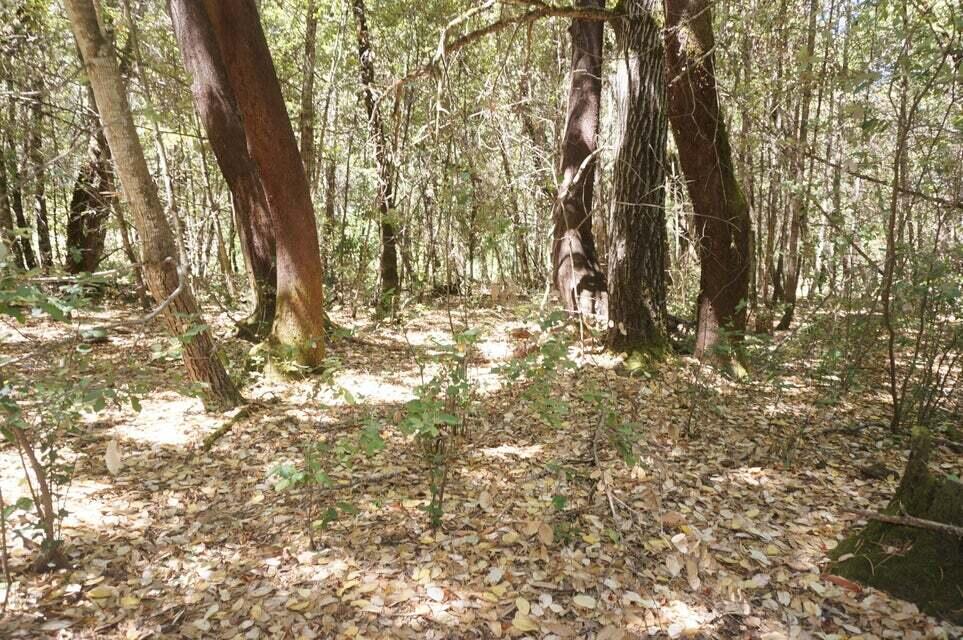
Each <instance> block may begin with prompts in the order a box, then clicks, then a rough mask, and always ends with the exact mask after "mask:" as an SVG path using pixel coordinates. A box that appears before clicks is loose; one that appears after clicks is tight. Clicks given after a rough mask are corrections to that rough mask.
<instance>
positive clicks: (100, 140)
mask: <svg viewBox="0 0 963 640" xmlns="http://www.w3.org/2000/svg"><path fill="white" fill-rule="evenodd" d="M87 92H88V98H87V106H88V109H90V111H91V113H93V114H96V113H97V103H96V102H95V100H94V94H93V91H91V90H90V88H89V87H88V89H87ZM89 124H90V127H91V128H92V130H91V133H90V144H89V145H88V146H87V159H86V160H85V161H84V163H83V164H82V165H81V166H80V171H79V172H78V173H77V179H76V181H75V182H74V193H73V196H72V197H71V199H70V211H69V212H68V215H67V251H66V257H65V260H64V262H65V265H64V266H65V267H66V269H67V273H81V272H87V273H92V272H93V271H95V270H96V269H97V265H99V264H100V261H101V259H102V258H103V255H104V239H105V237H106V235H107V218H108V217H110V209H111V206H112V201H113V199H114V174H113V171H112V169H111V166H110V148H109V147H108V146H107V139H106V138H105V137H104V133H103V130H102V128H101V124H100V119H99V117H98V116H97V115H94V116H92V117H91V118H90V122H89Z"/></svg>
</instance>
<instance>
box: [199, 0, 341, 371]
mask: <svg viewBox="0 0 963 640" xmlns="http://www.w3.org/2000/svg"><path fill="white" fill-rule="evenodd" d="M204 7H205V8H206V9H207V14H208V17H209V18H210V21H211V25H212V27H213V30H214V35H215V38H216V39H217V43H218V46H219V48H220V51H221V58H222V59H223V61H224V68H225V71H226V73H227V79H228V82H229V83H230V86H231V88H232V89H233V90H234V97H235V99H236V100H237V106H238V109H239V110H240V113H241V120H242V122H243V123H244V133H245V138H246V140H247V148H248V151H249V152H250V154H251V157H252V158H253V159H254V162H255V163H256V164H257V167H258V171H259V173H260V176H261V184H262V186H263V187H264V193H265V195H266V196H267V202H268V206H269V209H270V212H271V219H272V221H273V225H274V233H275V238H276V247H277V308H276V311H275V316H274V327H273V329H272V331H271V337H270V340H271V342H273V343H276V344H277V346H279V347H281V348H282V349H283V350H285V351H288V354H287V355H288V356H290V357H291V358H292V359H293V360H295V361H297V362H298V363H300V364H301V365H304V366H307V367H317V366H319V365H320V364H321V363H322V361H323V359H324V331H325V314H324V296H323V290H322V282H323V277H322V269H321V252H320V248H319V245H318V228H317V222H316V221H315V218H314V206H313V204H312V203H311V192H310V188H309V186H308V180H307V176H306V175H305V173H304V165H303V164H302V162H301V155H300V153H299V151H298V145H297V140H295V137H294V130H293V129H292V128H291V120H290V119H289V118H288V113H287V107H286V106H285V104H284V96H283V95H282V94H281V85H280V83H279V82H278V77H277V73H276V72H275V69H274V62H273V60H272V58H271V51H270V50H269V49H268V45H267V40H266V39H265V37H264V30H263V29H262V27H261V20H260V18H259V16H258V13H257V7H256V5H255V3H254V0H204Z"/></svg>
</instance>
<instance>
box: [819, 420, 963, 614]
mask: <svg viewBox="0 0 963 640" xmlns="http://www.w3.org/2000/svg"><path fill="white" fill-rule="evenodd" d="M929 446H930V445H929V439H928V436H927V435H926V434H925V433H921V434H920V435H917V436H916V437H915V438H914V441H913V453H912V454H911V456H910V461H909V464H908V465H907V468H906V473H905V474H904V476H903V480H902V482H901V483H900V487H899V490H898V491H897V493H896V496H895V497H894V499H893V501H892V502H891V503H890V504H889V506H888V507H887V508H886V510H885V511H884V513H886V514H889V515H897V516H898V515H901V514H903V513H904V512H905V513H906V514H909V515H912V516H916V517H918V518H923V519H926V520H933V521H936V522H943V523H946V524H952V525H957V526H960V525H963V485H961V484H960V482H959V481H958V480H954V479H952V478H949V477H946V478H939V477H934V476H933V475H931V474H930V473H929V471H928V469H927V459H928V457H929V455H928V454H929ZM833 558H834V559H835V560H836V563H835V565H834V566H833V568H832V572H833V573H836V574H838V575H841V576H843V577H846V578H849V579H852V580H856V581H858V582H861V583H863V584H867V585H870V586H873V587H876V588H877V589H881V590H883V591H886V592H888V593H891V594H893V595H895V596H897V597H899V598H903V599H904V600H908V601H910V602H913V603H915V604H916V605H917V606H919V607H920V609H921V610H923V611H925V612H926V613H929V614H931V615H935V616H939V617H941V618H945V619H947V620H949V621H951V622H953V623H954V624H963V540H961V539H960V538H958V537H956V536H953V535H951V534H947V533H943V532H940V531H932V530H929V529H919V528H914V527H906V526H900V525H894V524H887V523H883V522H878V521H875V520H874V521H870V523H869V524H868V525H866V527H864V528H863V529H862V530H861V531H859V532H857V533H855V534H853V535H851V536H850V537H849V538H847V539H846V540H844V541H843V542H842V543H841V544H840V545H839V546H838V547H837V548H836V549H835V551H834V552H833Z"/></svg>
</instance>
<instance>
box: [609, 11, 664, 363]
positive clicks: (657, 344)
mask: <svg viewBox="0 0 963 640" xmlns="http://www.w3.org/2000/svg"><path fill="white" fill-rule="evenodd" d="M655 7H656V2H655V0H630V1H629V2H627V3H626V6H625V11H626V17H625V19H624V20H622V21H620V22H619V23H617V27H616V43H617V47H618V53H617V63H618V92H619V102H618V109H619V123H620V127H621V137H620V142H619V149H618V153H617V154H616V158H615V168H614V170H613V171H614V175H613V178H612V199H613V202H614V204H613V205H612V214H611V222H610V226H609V241H608V255H609V263H608V272H609V273H608V276H609V277H608V280H609V294H608V297H609V304H608V307H609V331H608V338H607V341H608V344H609V346H610V347H611V348H613V349H617V350H619V351H632V350H642V351H659V350H661V349H662V348H663V347H664V346H665V343H666V336H667V332H666V306H665V305H666V293H665V291H666V282H665V266H666V262H665V260H666V245H667V235H666V228H665V165H666V154H665V146H666V137H667V135H668V133H667V129H668V125H667V124H666V116H665V73H664V71H663V63H662V40H661V35H660V33H661V30H660V26H659V22H658V20H657V19H656V16H655V15H654V11H655Z"/></svg>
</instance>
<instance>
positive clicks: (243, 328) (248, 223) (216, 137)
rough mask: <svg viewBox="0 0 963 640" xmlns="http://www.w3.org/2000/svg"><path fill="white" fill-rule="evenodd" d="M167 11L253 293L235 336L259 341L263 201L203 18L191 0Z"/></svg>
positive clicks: (268, 314)
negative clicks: (231, 213)
mask: <svg viewBox="0 0 963 640" xmlns="http://www.w3.org/2000/svg"><path fill="white" fill-rule="evenodd" d="M168 9H169V11H170V14H171V20H172V22H173V24H174V35H175V37H176V38H177V44H178V47H179V48H180V50H181V57H182V58H183V60H184V66H185V67H186V68H187V72H188V73H189V74H190V76H191V91H192V93H193V94H194V106H195V108H196V109H197V113H198V115H199V116H200V119H201V122H202V123H203V125H204V130H205V131H206V132H207V138H208V140H209V142H210V144H211V148H212V149H213V151H214V157H215V158H216V159H217V165H218V167H220V169H221V173H222V174H223V175H224V179H225V180H226V181H227V184H228V187H230V189H231V195H232V197H233V203H234V207H233V209H234V219H235V225H236V227H237V229H238V233H239V235H240V239H241V250H242V251H243V253H244V258H245V261H246V262H247V267H248V269H247V270H248V279H249V280H250V283H251V288H252V290H253V291H254V312H253V313H252V314H251V315H250V317H248V318H247V319H245V320H242V321H241V322H240V323H239V325H238V331H239V335H240V337H242V338H245V339H249V340H254V341H257V340H262V339H264V338H265V337H267V335H268V334H269V333H270V332H271V325H272V323H273V322H274V314H275V308H276V304H277V291H276V288H277V265H276V262H275V255H276V244H275V237H274V228H273V226H272V224H271V212H270V210H269V209H268V201H267V196H266V195H265V193H264V187H263V185H262V184H261V176H260V174H259V173H258V168H257V165H256V164H255V163H254V160H253V159H251V156H250V154H249V153H248V147H247V143H246V139H245V134H244V124H243V122H242V121H241V115H240V111H239V109H238V106H237V99H236V98H235V96H234V90H233V89H232V88H231V86H230V83H229V82H228V79H227V71H226V70H225V68H224V61H223V59H222V58H221V52H220V49H219V47H218V44H217V40H216V38H215V36H214V29H213V27H212V26H211V21H210V18H209V17H208V15H207V12H206V11H205V10H204V7H202V6H201V5H200V4H198V2H196V0H169V2H168Z"/></svg>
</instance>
